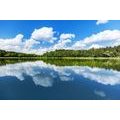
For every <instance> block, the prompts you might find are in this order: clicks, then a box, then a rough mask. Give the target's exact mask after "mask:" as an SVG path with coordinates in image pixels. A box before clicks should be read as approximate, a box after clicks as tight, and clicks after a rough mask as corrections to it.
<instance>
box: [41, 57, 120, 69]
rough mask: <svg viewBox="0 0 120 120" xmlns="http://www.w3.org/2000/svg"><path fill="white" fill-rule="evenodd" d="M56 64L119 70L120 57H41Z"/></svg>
mask: <svg viewBox="0 0 120 120" xmlns="http://www.w3.org/2000/svg"><path fill="white" fill-rule="evenodd" d="M43 61H44V62H46V63H49V64H52V65H57V66H89V67H99V68H105V69H114V70H118V71H120V59H43Z"/></svg>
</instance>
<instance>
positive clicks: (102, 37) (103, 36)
mask: <svg viewBox="0 0 120 120" xmlns="http://www.w3.org/2000/svg"><path fill="white" fill-rule="evenodd" d="M119 44H120V30H105V31H102V32H99V33H96V34H92V35H91V36H89V37H86V38H84V39H83V40H79V41H77V42H76V43H75V44H73V49H89V48H91V47H94V48H99V47H106V46H115V45H119Z"/></svg>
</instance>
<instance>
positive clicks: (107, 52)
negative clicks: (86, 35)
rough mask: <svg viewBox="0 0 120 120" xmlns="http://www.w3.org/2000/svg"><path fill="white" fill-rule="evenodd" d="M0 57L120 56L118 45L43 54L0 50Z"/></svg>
mask: <svg viewBox="0 0 120 120" xmlns="http://www.w3.org/2000/svg"><path fill="white" fill-rule="evenodd" d="M0 57H120V45H119V46H115V47H106V48H99V49H94V48H92V49H89V50H65V49H60V50H55V51H50V52H46V53H44V54H43V55H36V54H26V53H17V52H10V51H5V50H0Z"/></svg>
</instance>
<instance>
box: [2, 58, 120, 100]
mask: <svg viewBox="0 0 120 120" xmlns="http://www.w3.org/2000/svg"><path fill="white" fill-rule="evenodd" d="M0 99H1V100H118V99H120V60H69V59H67V60H64V59H58V60H55V59H50V60H47V59H44V60H37V61H21V60H0Z"/></svg>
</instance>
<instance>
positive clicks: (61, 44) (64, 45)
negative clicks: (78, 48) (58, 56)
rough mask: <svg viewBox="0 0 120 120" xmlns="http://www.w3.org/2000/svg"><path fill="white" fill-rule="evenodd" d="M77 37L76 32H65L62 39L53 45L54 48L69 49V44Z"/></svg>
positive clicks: (61, 36)
mask: <svg viewBox="0 0 120 120" xmlns="http://www.w3.org/2000/svg"><path fill="white" fill-rule="evenodd" d="M73 38H75V35H74V34H70V33H67V34H65V33H63V34H61V35H60V40H59V41H58V42H57V43H56V44H55V45H53V46H52V47H51V49H52V50H56V49H67V48H69V46H68V44H69V43H71V42H72V41H71V40H72V39H73Z"/></svg>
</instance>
